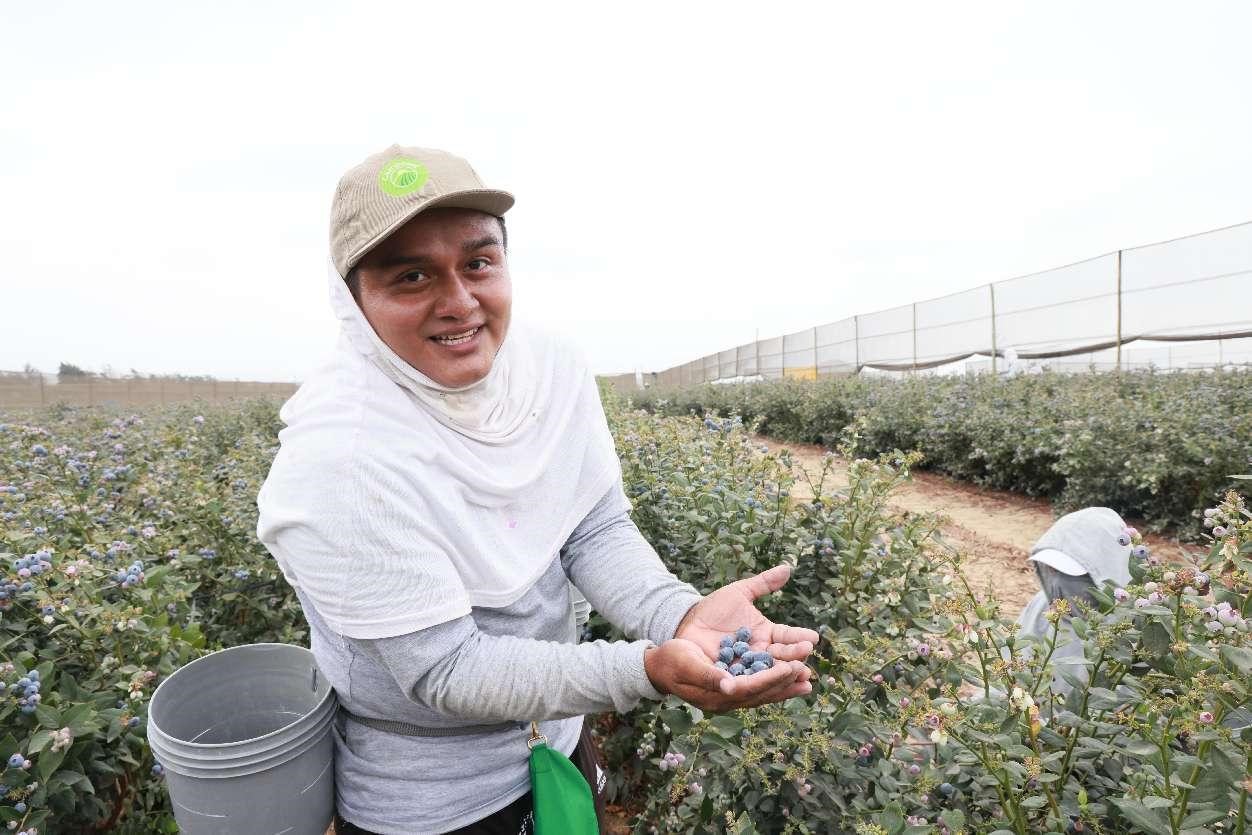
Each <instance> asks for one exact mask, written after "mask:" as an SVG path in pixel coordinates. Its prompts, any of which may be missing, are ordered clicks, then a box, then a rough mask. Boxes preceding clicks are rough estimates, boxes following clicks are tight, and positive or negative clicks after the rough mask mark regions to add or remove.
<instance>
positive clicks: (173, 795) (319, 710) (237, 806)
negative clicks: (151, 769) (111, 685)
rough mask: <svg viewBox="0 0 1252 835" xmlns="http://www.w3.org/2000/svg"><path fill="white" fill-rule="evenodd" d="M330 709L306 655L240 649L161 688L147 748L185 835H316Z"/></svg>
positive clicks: (326, 777)
mask: <svg viewBox="0 0 1252 835" xmlns="http://www.w3.org/2000/svg"><path fill="white" fill-rule="evenodd" d="M337 707H338V705H337V703H336V700H335V691H334V690H332V689H331V686H330V682H328V681H327V680H326V677H325V676H323V675H322V674H321V671H320V670H318V669H317V664H316V663H315V662H314V660H313V653H311V652H310V651H309V650H307V649H305V648H304V647H298V646H292V645H290V644H247V645H245V646H240V647H231V648H229V649H224V650H219V651H218V652H213V653H210V654H208V655H206V656H204V657H202V658H197V659H196V660H195V661H192V662H191V663H190V664H187V665H185V666H183V667H181V668H180V669H178V670H177V671H175V672H174V674H173V675H171V676H170V677H169V678H167V679H166V680H165V681H163V682H161V685H160V686H159V687H157V689H156V692H155V693H153V694H152V701H151V702H150V704H149V705H148V744H149V746H151V748H152V753H153V756H155V757H156V760H157V762H159V763H160V764H161V765H162V767H163V768H164V769H165V782H166V787H167V788H168V789H169V793H170V800H171V802H172V804H173V807H174V817H175V819H176V820H177V821H178V827H179V830H180V831H181V832H183V833H187V835H226V833H241V832H246V833H249V835H253V834H254V833H255V835H323V833H324V832H325V831H326V828H327V827H328V826H330V822H331V818H332V817H333V816H334V813H335V782H334V780H335V772H334V761H333V757H334V742H335V740H334V737H333V736H332V735H331V733H330V729H331V725H332V723H333V722H334V718H335V712H336V709H337Z"/></svg>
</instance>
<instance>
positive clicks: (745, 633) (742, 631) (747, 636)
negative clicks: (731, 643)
mask: <svg viewBox="0 0 1252 835" xmlns="http://www.w3.org/2000/svg"><path fill="white" fill-rule="evenodd" d="M735 637H736V638H738V639H739V640H741V641H750V640H752V630H751V629H749V628H748V627H746V626H741V627H739V631H737V632H736V633H735Z"/></svg>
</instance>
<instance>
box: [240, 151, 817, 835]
mask: <svg viewBox="0 0 1252 835" xmlns="http://www.w3.org/2000/svg"><path fill="white" fill-rule="evenodd" d="M512 204H513V198H512V196H510V195H509V194H508V193H506V192H502V191H495V190H490V189H486V188H484V187H483V185H482V183H481V182H480V181H479V179H478V176H477V174H475V173H474V171H473V169H472V168H471V167H470V166H469V165H468V164H467V163H466V162H465V161H464V160H462V159H459V158H458V157H455V156H452V155H450V154H447V153H444V152H441V151H432V150H426V149H421V148H400V147H397V146H392V147H391V148H388V149H387V150H385V151H383V152H381V153H378V154H375V155H373V156H371V157H369V158H367V159H366V160H365V161H364V162H363V163H361V164H360V165H358V166H356V167H355V168H353V169H351V170H350V171H348V172H347V173H346V174H345V175H344V177H343V178H342V179H341V180H340V183H339V187H338V189H337V191H336V193H335V197H334V202H333V205H332V209H331V229H330V242H331V256H332V261H333V267H334V269H333V270H332V274H331V277H330V294H331V304H332V306H333V307H334V310H335V313H336V315H337V316H338V318H339V321H340V324H341V336H340V339H339V343H338V345H337V347H336V349H335V351H334V353H333V355H332V356H331V357H330V358H329V361H328V362H326V363H325V364H324V365H323V366H322V367H320V368H319V369H318V370H317V371H316V372H315V373H314V374H312V375H311V376H310V377H309V379H308V380H306V381H305V383H304V384H303V385H302V386H301V387H300V390H299V391H298V392H297V393H296V394H295V396H294V397H292V398H291V400H289V401H288V402H287V403H286V404H285V405H284V406H283V409H282V412H281V417H282V420H283V421H284V423H285V424H286V428H285V429H283V430H282V432H281V433H280V434H279V439H280V441H281V449H280V451H279V453H278V455H277V457H276V458H275V460H274V464H273V467H272V469H271V470H270V473H269V477H268V478H267V479H266V482H265V484H264V486H263V487H262V489H261V492H260V495H259V496H258V500H257V503H258V506H259V508H260V522H259V524H258V535H259V537H260V539H261V541H262V542H264V543H265V545H266V547H267V548H269V550H270V552H271V553H272V554H273V555H274V558H275V559H276V560H277V561H278V564H279V565H280V566H281V568H282V571H283V574H284V576H285V577H286V579H287V581H288V582H289V583H290V584H291V585H292V586H293V588H294V589H295V590H296V594H297V595H298V597H299V600H300V604H301V606H302V607H303V609H304V613H305V616H306V618H307V619H308V622H309V625H310V628H311V639H310V640H311V648H312V651H313V653H314V655H315V656H316V658H317V662H318V665H319V667H320V668H321V670H322V672H323V673H324V674H325V675H327V676H328V677H329V679H330V681H331V684H332V685H333V686H334V688H335V690H336V691H337V693H338V696H339V699H340V701H341V704H342V707H343V708H344V711H343V713H341V715H340V721H338V722H337V723H336V728H335V731H336V745H335V782H336V793H337V801H338V814H339V818H338V819H337V825H338V826H339V832H340V833H341V835H342V833H344V832H362V831H364V832H376V833H404V835H412V833H445V832H454V831H455V832H474V833H479V832H484V833H485V832H507V833H510V835H512V833H517V832H525V831H528V830H527V829H526V825H527V824H526V823H525V821H526V818H527V815H528V813H529V810H530V806H529V794H528V793H529V787H530V785H529V775H528V771H527V756H528V754H529V751H528V748H527V745H526V740H527V737H528V736H529V723H530V722H531V721H532V720H538V721H539V722H540V730H541V731H542V733H543V734H544V735H545V736H546V737H547V738H548V740H549V742H550V744H551V745H552V747H553V748H555V749H557V750H560V751H561V752H563V753H566V754H572V755H573V759H575V761H576V762H578V763H579V765H580V768H582V769H583V772H584V774H588V775H591V782H592V788H593V789H594V790H597V791H598V790H599V789H601V788H602V780H599V779H597V773H596V768H595V766H594V765H588V764H589V763H590V762H591V759H590V756H589V754H590V749H589V740H588V738H587V735H586V733H585V730H584V722H583V716H584V715H585V714H588V713H596V712H601V711H625V710H629V709H631V708H632V707H634V706H635V705H636V704H637V703H638V702H639V700H640V699H645V698H646V699H659V698H661V697H662V694H665V693H673V694H676V695H677V696H679V697H681V698H682V699H685V700H686V701H688V702H690V703H691V704H694V705H697V706H699V707H701V708H704V709H708V710H714V711H720V710H729V709H732V708H737V707H749V706H755V705H762V704H766V703H769V702H775V701H781V700H783V699H787V698H790V697H792V696H797V695H803V694H806V693H808V692H810V689H811V685H810V684H809V682H808V678H809V670H808V667H807V666H805V664H804V663H803V660H804V659H805V658H806V657H807V655H808V654H809V653H810V652H811V651H812V648H813V644H814V643H815V642H816V641H817V633H815V632H813V631H812V630H810V629H804V628H799V627H791V626H785V625H778V624H773V623H770V622H769V621H768V620H766V619H765V618H764V617H763V616H762V615H761V614H760V613H759V612H757V610H756V609H755V607H754V606H753V605H752V601H753V599H754V598H756V597H758V596H760V595H763V594H767V593H769V592H770V591H773V590H776V589H778V588H780V587H781V586H782V585H783V584H784V583H785V582H786V581H787V578H788V574H789V570H788V568H787V567H786V566H779V567H777V568H774V569H771V570H769V571H766V572H764V573H762V574H760V575H757V576H755V577H750V578H746V579H744V580H740V581H738V582H736V583H732V584H730V585H729V586H726V587H724V588H722V589H719V590H717V591H715V592H713V593H712V594H710V595H708V596H706V597H703V598H702V597H701V596H700V595H699V594H697V593H696V591H695V590H694V589H693V588H692V587H691V586H689V585H687V584H686V583H683V582H681V581H679V580H678V579H676V578H675V577H674V576H673V575H672V574H670V572H669V571H668V570H667V569H666V568H665V566H664V565H662V563H661V561H660V559H659V558H658V557H657V555H656V553H655V552H654V551H653V549H652V548H651V547H650V546H649V545H648V543H647V542H646V541H645V540H644V539H643V537H642V536H641V535H640V533H639V531H638V530H637V529H636V528H635V526H634V524H633V523H632V522H631V520H630V516H629V512H630V510H631V506H630V503H629V501H628V500H627V498H626V496H625V493H624V491H623V488H622V483H621V472H620V468H619V463H618V459H617V456H616V454H615V452H614V448H613V441H612V438H611V436H610V434H609V429H608V424H607V422H606V420H605V417H604V412H603V409H602V408H601V405H600V400H599V396H598V392H597V389H596V384H595V380H594V378H593V377H592V374H591V372H590V370H589V368H588V366H587V364H586V362H585V360H584V359H583V358H582V357H581V356H580V355H579V354H578V353H577V352H576V351H574V350H573V349H572V348H571V347H570V346H569V345H567V344H563V343H562V342H560V341H559V340H557V339H555V338H553V337H552V336H549V335H547V334H545V333H543V332H541V331H539V330H537V329H535V328H533V327H530V326H528V325H527V324H525V323H523V322H513V321H511V316H510V314H511V302H512V289H511V285H510V280H509V271H508V264H507V261H506V255H505V253H506V238H505V229H504V221H503V219H502V218H501V215H503V214H504V213H505V212H506V211H507V210H508V209H509V208H510V206H512ZM571 581H572V582H573V583H574V585H576V586H577V588H578V589H580V590H581V591H582V592H583V594H585V595H586V597H587V599H588V600H589V601H590V603H591V604H592V605H593V606H594V607H595V609H597V610H598V611H599V612H600V613H601V614H602V615H603V616H604V617H606V618H607V619H608V620H610V621H612V622H613V623H614V624H616V625H618V626H619V627H621V629H622V630H623V631H624V632H625V633H626V634H627V635H629V636H631V637H632V638H634V639H635V640H631V641H619V642H616V643H609V642H606V641H596V642H594V643H582V644H580V643H577V642H576V640H575V626H574V615H573V612H572V607H571V590H570V582H571ZM742 624H747V625H748V626H750V627H751V628H752V640H751V641H750V642H749V643H750V644H751V646H752V648H753V649H755V650H761V649H768V650H769V651H770V652H772V653H773V655H774V656H775V658H777V659H779V661H780V663H777V664H775V665H774V666H773V667H772V668H770V669H768V670H766V671H765V672H761V673H757V674H755V675H751V676H740V677H737V678H736V677H732V676H730V674H729V673H727V672H725V671H722V670H719V669H717V668H716V667H715V666H714V661H713V659H714V658H715V657H716V653H717V649H718V641H719V639H720V638H721V636H722V635H724V634H726V633H728V632H733V631H735V629H736V628H737V627H738V626H740V625H742ZM432 734H440V735H432ZM580 740H581V742H580Z"/></svg>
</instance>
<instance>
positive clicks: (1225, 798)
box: [1191, 745, 1242, 808]
mask: <svg viewBox="0 0 1252 835" xmlns="http://www.w3.org/2000/svg"><path fill="white" fill-rule="evenodd" d="M1241 771H1242V769H1241V768H1239V766H1237V765H1235V761H1234V760H1233V759H1231V758H1230V757H1228V756H1226V753H1225V752H1224V751H1222V749H1221V748H1218V747H1217V746H1216V745H1214V746H1213V747H1211V748H1210V749H1209V766H1208V768H1206V769H1205V770H1204V773H1203V774H1201V775H1200V779H1199V780H1198V781H1197V782H1196V787H1195V790H1194V791H1192V792H1191V802H1192V803H1197V804H1199V803H1216V804H1217V806H1218V807H1219V808H1221V807H1223V806H1225V805H1226V804H1227V803H1228V802H1229V800H1230V796H1231V793H1232V792H1233V791H1234V783H1235V781H1236V779H1237V777H1238V775H1239V774H1240V772H1241Z"/></svg>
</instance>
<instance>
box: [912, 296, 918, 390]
mask: <svg viewBox="0 0 1252 835" xmlns="http://www.w3.org/2000/svg"><path fill="white" fill-rule="evenodd" d="M911 370H912V371H913V372H914V373H916V372H917V302H913V368H912V369H911Z"/></svg>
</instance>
